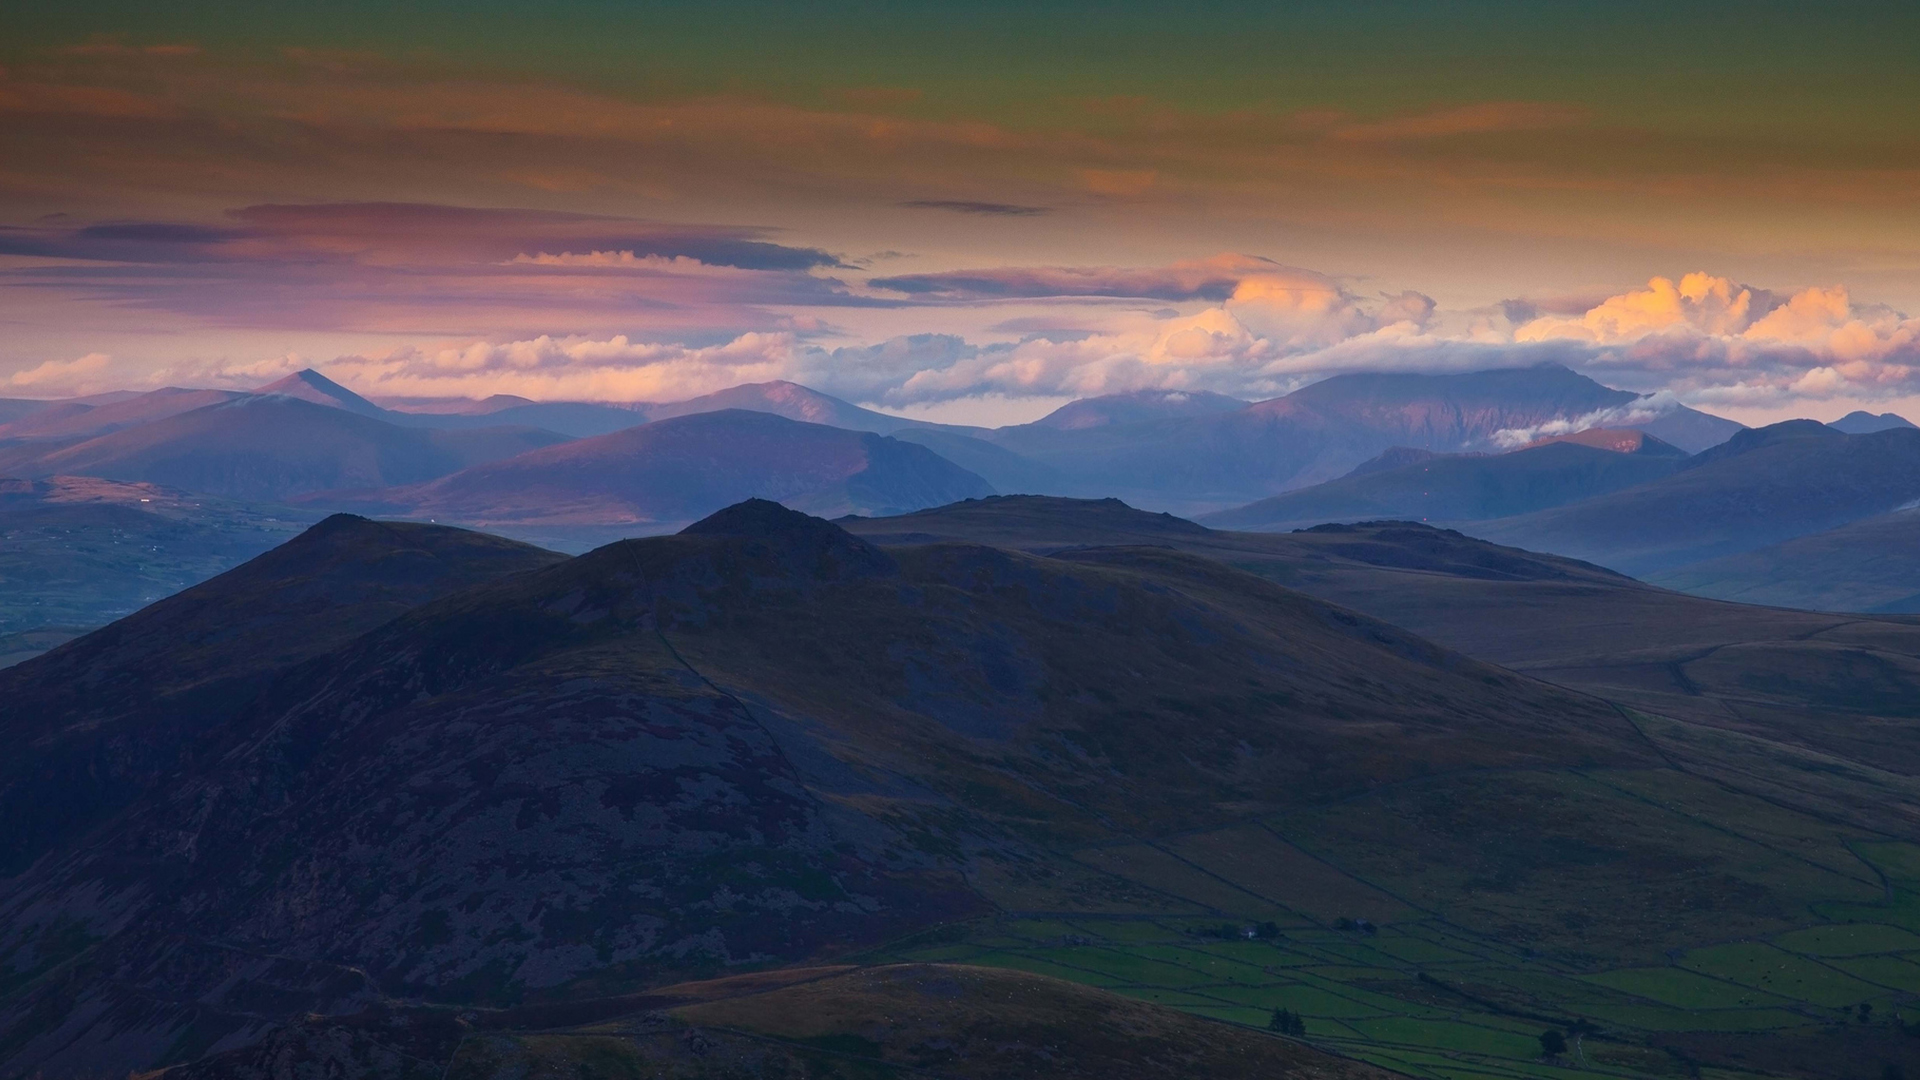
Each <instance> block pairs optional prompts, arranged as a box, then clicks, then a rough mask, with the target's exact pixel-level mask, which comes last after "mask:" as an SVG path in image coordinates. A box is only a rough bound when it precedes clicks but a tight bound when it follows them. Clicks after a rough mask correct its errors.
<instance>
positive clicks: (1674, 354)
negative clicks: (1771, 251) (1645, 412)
mask: <svg viewBox="0 0 1920 1080" xmlns="http://www.w3.org/2000/svg"><path fill="white" fill-rule="evenodd" d="M1514 338H1515V340H1516V341H1521V342H1544V341H1553V340H1564V341H1577V342H1582V343H1585V344H1586V345H1588V346H1589V352H1590V357H1589V359H1588V361H1587V362H1588V364H1589V365H1590V366H1591V367H1593V368H1596V369H1601V370H1606V371H1610V372H1619V373H1639V375H1640V376H1641V377H1642V378H1644V379H1647V380H1649V381H1651V380H1656V379H1657V380H1661V381H1664V382H1665V383H1666V384H1667V385H1669V386H1672V387H1673V388H1675V389H1677V390H1682V391H1686V392H1690V393H1691V394H1692V395H1693V397H1694V398H1695V400H1700V401H1706V402H1721V403H1729V404H1755V403H1764V402H1778V401H1781V400H1785V399H1788V398H1806V399H1815V400H1818V399H1824V398H1834V397H1847V398H1857V399H1860V400H1872V399H1874V398H1878V397H1892V396H1902V395H1907V394H1912V393H1915V392H1920V319H1912V318H1908V317H1906V316H1904V315H1902V314H1901V313H1899V312H1897V311H1894V310H1893V309H1891V308H1887V307H1884V306H1880V305H1871V304H1869V305H1859V304H1855V303H1854V302H1853V300H1852V297H1851V295H1850V293H1849V292H1848V290H1847V289H1846V288H1845V287H1844V286H1839V285H1833V286H1814V287H1809V288H1803V289H1800V290H1798V291H1796V292H1792V293H1789V294H1785V295H1781V294H1777V293H1774V292H1772V291H1770V290H1767V289H1762V288H1756V287H1753V286H1749V285H1741V284H1737V283H1735V282H1733V281H1732V280H1730V279H1728V278H1724V277H1716V276H1713V275H1711V274H1706V273H1700V272H1696V273H1690V274H1687V275H1685V276H1683V277H1681V278H1680V279H1679V280H1678V281H1677V282H1676V281H1674V280H1672V279H1669V278H1664V277H1656V278H1653V279H1652V280H1651V281H1649V282H1648V283H1647V286H1646V288H1644V289H1634V290H1630V291H1628V292H1624V293H1620V294H1618V295H1615V296H1611V297H1608V298H1606V299H1605V300H1603V301H1601V302H1600V303H1598V304H1595V305H1594V306H1592V307H1590V308H1588V309H1587V310H1586V311H1584V312H1579V313H1576V314H1557V315H1542V316H1538V317H1536V318H1533V319H1531V320H1530V321H1527V322H1524V323H1523V324H1522V325H1520V326H1519V327H1517V328H1516V329H1515V331H1514Z"/></svg>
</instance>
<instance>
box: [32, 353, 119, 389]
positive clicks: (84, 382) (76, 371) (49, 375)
mask: <svg viewBox="0 0 1920 1080" xmlns="http://www.w3.org/2000/svg"><path fill="white" fill-rule="evenodd" d="M112 362H113V358H112V357H110V356H108V355H107V354H106V353H97V352H95V353H88V354H86V355H85V356H81V357H77V358H75V359H72V360H48V361H46V362H44V363H42V364H39V365H37V366H35V367H31V368H28V369H27V370H25V371H16V372H14V373H13V374H12V375H10V376H8V377H7V385H9V386H15V387H19V388H20V389H23V390H26V391H28V392H30V393H35V394H47V395H52V394H89V393H95V392H97V391H100V390H104V389H106V388H107V387H106V383H105V382H103V381H102V379H101V376H102V375H103V374H105V372H106V370H107V367H108V365H110V364H111V363H112Z"/></svg>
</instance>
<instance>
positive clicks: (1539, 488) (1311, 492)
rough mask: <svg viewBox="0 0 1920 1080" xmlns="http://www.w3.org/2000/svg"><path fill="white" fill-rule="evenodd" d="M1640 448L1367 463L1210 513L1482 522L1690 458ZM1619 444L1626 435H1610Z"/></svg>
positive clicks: (1304, 519)
mask: <svg viewBox="0 0 1920 1080" xmlns="http://www.w3.org/2000/svg"><path fill="white" fill-rule="evenodd" d="M1633 435H1634V439H1633V442H1634V443H1635V444H1636V445H1638V446H1639V447H1640V449H1637V450H1635V451H1633V452H1630V453H1628V452H1621V451H1617V450H1613V449H1600V448H1596V447H1593V446H1590V445H1585V444H1582V443H1580V442H1575V441H1573V440H1571V439H1556V440H1551V441H1547V442H1543V443H1541V444H1539V445H1536V446H1533V447H1530V448H1528V449H1525V450H1516V451H1513V452H1512V453H1507V454H1491V455H1446V456H1430V457H1427V458H1426V459H1425V460H1417V461H1415V462H1413V463H1411V464H1406V465H1401V466H1399V467H1397V468H1378V467H1373V468H1369V465H1371V464H1372V463H1368V464H1366V465H1362V466H1361V469H1365V470H1367V471H1361V470H1355V473H1354V474H1349V475H1348V476H1345V477H1342V478H1341V479H1338V480H1329V481H1327V482H1326V483H1324V484H1316V485H1314V486H1313V487H1310V488H1303V489H1301V490H1299V491H1290V492H1288V493H1287V494H1285V495H1276V496H1274V497H1273V498H1271V499H1262V500H1260V501H1259V502H1256V503H1252V504H1250V505H1247V506H1243V507H1240V508H1238V509H1235V510H1227V511H1222V512H1221V513H1217V514H1208V515H1205V516H1203V517H1202V518H1200V520H1201V521H1202V522H1204V523H1205V524H1208V525H1212V526H1214V527H1217V528H1223V529H1292V528H1298V527H1301V526H1306V525H1317V524H1320V523H1322V522H1328V521H1363V520H1373V519H1381V518H1389V519H1393V518H1398V519H1405V520H1411V521H1478V520H1484V519H1486V518H1496V517H1506V516H1509V515H1513V514H1522V513H1528V512H1530V511H1534V510H1543V509H1546V508H1548V507H1553V506H1563V505H1566V504H1568V503H1573V502H1577V501H1579V500H1581V499H1586V498H1591V497H1592V496H1595V495H1602V494H1605V493H1607V492H1611V491H1618V490H1620V489H1622V488H1628V487H1633V486H1634V485H1636V484H1642V483H1645V482H1647V481H1649V480H1655V479H1658V478H1660V477H1663V476H1667V475H1669V474H1670V473H1672V472H1674V471H1675V470H1677V469H1679V468H1680V467H1681V464H1682V463H1683V462H1684V461H1685V460H1686V455H1684V454H1682V453H1681V452H1680V451H1678V450H1675V449H1674V448H1672V447H1670V446H1667V445H1666V444H1665V443H1662V442H1660V441H1658V440H1656V439H1651V438H1648V439H1645V440H1644V441H1642V440H1641V439H1640V437H1639V435H1640V433H1639V432H1634V433H1633ZM1610 438H1611V441H1613V442H1619V441H1621V440H1620V439H1619V438H1618V437H1610Z"/></svg>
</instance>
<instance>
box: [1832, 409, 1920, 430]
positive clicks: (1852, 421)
mask: <svg viewBox="0 0 1920 1080" xmlns="http://www.w3.org/2000/svg"><path fill="white" fill-rule="evenodd" d="M1827 426H1828V427H1830V428H1833V429H1834V430H1835V431H1844V432H1846V433H1847V434H1849V435H1866V434H1869V433H1871V432H1875V431H1886V430H1887V429H1889V428H1910V427H1912V426H1913V422H1912V421H1910V420H1908V419H1907V418H1906V417H1904V416H1901V415H1899V414H1897V413H1890V412H1887V413H1881V414H1879V415H1878V416H1875V415H1874V414H1873V413H1870V412H1867V411H1866V410H1865V409H1855V410H1854V411H1852V412H1850V413H1848V414H1847V415H1845V416H1843V417H1841V418H1840V419H1838V420H1835V421H1834V422H1833V423H1831V424H1828V425H1827Z"/></svg>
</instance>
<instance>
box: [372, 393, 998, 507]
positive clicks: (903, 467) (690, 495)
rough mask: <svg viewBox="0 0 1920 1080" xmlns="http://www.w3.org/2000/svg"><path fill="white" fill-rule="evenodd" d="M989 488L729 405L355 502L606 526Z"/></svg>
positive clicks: (949, 496)
mask: <svg viewBox="0 0 1920 1080" xmlns="http://www.w3.org/2000/svg"><path fill="white" fill-rule="evenodd" d="M991 494H993V488H992V487H991V486H990V485H989V484H988V483H987V482H986V481H985V480H983V479H981V478H980V477H979V476H977V475H975V474H974V473H971V472H968V471H967V470H965V469H963V468H960V467H959V466H958V465H955V464H953V463H952V462H949V461H947V460H946V459H945V458H942V457H940V456H939V455H938V454H936V453H934V452H933V451H931V450H929V449H927V448H926V447H923V446H918V445H915V444H913V443H909V442H904V441H901V440H897V439H891V438H887V437H885V436H881V435H876V434H873V433H871V432H857V431H847V430H844V429H841V428H833V427H827V426H824V425H821V424H809V423H801V422H797V421H793V420H788V419H786V418H785V417H781V416H777V415H773V414H771V413H765V412H753V411H747V410H743V409H727V410H723V411H720V412H701V413H694V414H690V415H687V416H681V417H675V418H673V419H668V420H661V421H656V422H654V423H650V424H647V425H644V426H642V427H635V428H628V429H627V430H625V431H618V432H614V433H612V434H609V435H598V436H594V437H593V438H589V439H581V440H579V441H577V442H571V443H567V444H565V445H563V446H553V447H548V448H546V449H542V450H535V451H532V452H530V453H526V454H521V455H520V456H518V457H514V458H509V459H507V460H503V461H495V462H492V463H490V464H486V465H480V466H477V467H474V468H471V469H467V470H465V471H462V472H459V473H455V474H453V475H451V476H447V477H444V478H442V479H440V480H436V481H434V482H432V483H428V484H422V485H419V486H415V487H411V488H404V489H400V490H395V491H389V492H382V493H379V494H377V495H374V496H371V497H370V498H369V500H368V501H367V502H366V503H365V504H364V508H365V509H367V510H369V511H377V512H381V513H390V514H401V515H405V516H409V517H432V518H434V519H436V520H449V521H464V522H472V523H479V524H488V525H499V524H503V523H518V524H526V523H546V524H565V525H607V524H624V523H636V524H640V523H671V522H686V521H691V520H693V519H695V518H699V517H701V516H703V515H705V514H709V513H712V512H713V511H715V510H717V509H719V508H720V507H722V506H725V505H727V504H728V503H731V502H737V501H739V500H741V499H744V498H750V497H758V498H766V499H774V500H778V501H780V502H784V503H787V504H789V505H792V506H794V507H796V508H800V509H806V510H812V511H816V512H820V513H828V514H835V515H838V514H846V513H856V512H857V513H867V514H891V513H901V512H903V511H907V510H916V509H919V508H921V507H925V506H937V505H939V504H941V503H948V502H953V501H955V500H958V499H967V498H975V497H978V496H983V495H991ZM356 505H359V504H356Z"/></svg>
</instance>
